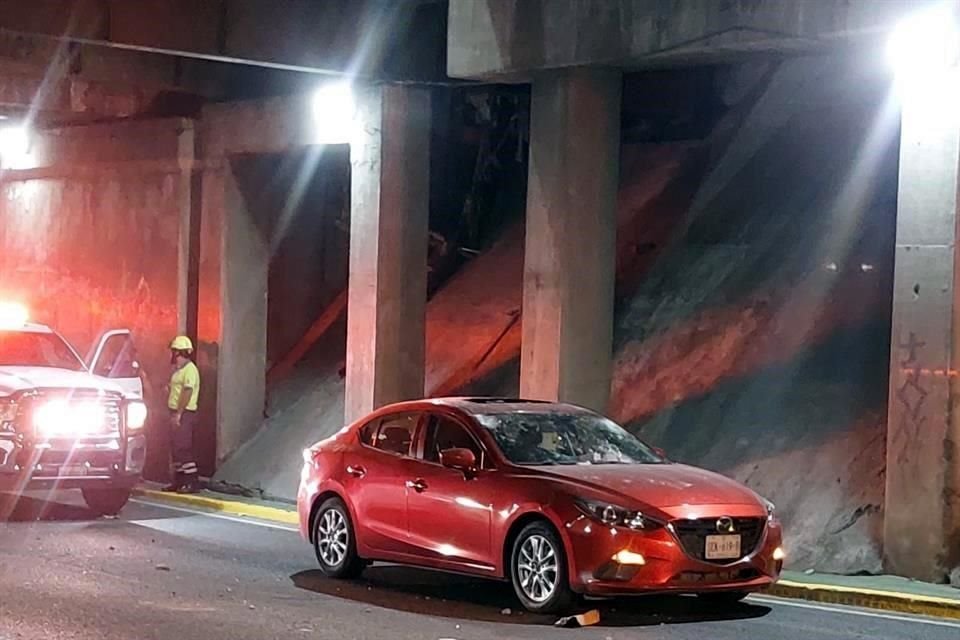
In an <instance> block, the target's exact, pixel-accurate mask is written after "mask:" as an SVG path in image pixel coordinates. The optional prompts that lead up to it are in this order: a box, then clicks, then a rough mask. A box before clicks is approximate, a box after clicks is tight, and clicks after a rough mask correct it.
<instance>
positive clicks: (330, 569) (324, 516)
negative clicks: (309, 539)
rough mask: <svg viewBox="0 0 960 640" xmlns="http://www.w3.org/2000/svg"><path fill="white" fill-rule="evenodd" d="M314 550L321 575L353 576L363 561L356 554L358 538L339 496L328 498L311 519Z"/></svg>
mask: <svg viewBox="0 0 960 640" xmlns="http://www.w3.org/2000/svg"><path fill="white" fill-rule="evenodd" d="M313 550H314V553H316V555H317V562H318V563H319V564H320V570H321V571H323V573H324V575H326V576H328V577H330V578H342V579H348V578H356V577H358V576H359V575H360V574H361V573H362V572H363V568H364V566H365V563H364V561H363V559H362V558H360V556H358V555H357V539H356V535H355V534H354V528H353V522H352V521H351V520H350V512H349V511H348V510H347V505H345V504H344V503H343V500H341V499H340V498H328V499H327V500H325V501H324V502H323V504H321V505H320V508H319V509H318V510H317V515H316V517H315V518H314V519H313Z"/></svg>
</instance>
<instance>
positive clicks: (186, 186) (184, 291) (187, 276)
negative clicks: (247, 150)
mask: <svg viewBox="0 0 960 640" xmlns="http://www.w3.org/2000/svg"><path fill="white" fill-rule="evenodd" d="M197 155H198V154H197V132H196V128H195V127H194V123H193V122H192V121H190V120H184V121H183V122H182V125H181V128H180V130H179V132H178V133H177V161H178V164H179V166H180V176H179V182H180V186H179V194H180V222H179V235H178V239H177V332H178V333H181V334H185V335H188V336H190V337H191V338H192V339H193V340H194V341H196V340H197V306H198V295H199V275H198V271H199V265H200V208H201V203H202V200H201V197H200V194H201V184H202V173H201V172H200V170H199V169H198V168H197V166H196V164H197V162H196V161H197Z"/></svg>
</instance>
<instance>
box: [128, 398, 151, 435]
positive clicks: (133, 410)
mask: <svg viewBox="0 0 960 640" xmlns="http://www.w3.org/2000/svg"><path fill="white" fill-rule="evenodd" d="M145 424H147V405H145V404H144V403H142V402H140V401H139V400H132V401H130V402H128V403H127V429H129V430H131V431H137V430H139V429H142V428H143V425H145Z"/></svg>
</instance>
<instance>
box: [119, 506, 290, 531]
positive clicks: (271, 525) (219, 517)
mask: <svg viewBox="0 0 960 640" xmlns="http://www.w3.org/2000/svg"><path fill="white" fill-rule="evenodd" d="M130 502H136V503H137V504H142V505H146V506H148V507H157V508H160V509H168V510H170V511H179V512H181V513H189V514H191V515H195V516H206V517H208V518H216V519H217V520H227V521H229V522H239V523H240V524H252V525H254V526H256V527H264V528H266V529H276V530H278V531H290V532H292V533H300V530H299V529H297V528H296V527H294V526H291V525H287V524H277V523H275V522H264V521H263V520H254V519H252V518H241V517H239V516H231V515H227V514H225V513H215V512H212V511H201V510H199V509H188V508H186V507H175V506H173V505H169V504H163V503H162V502H151V501H149V500H141V499H139V498H132V499H131V500H130ZM131 522H136V520H132V521H131Z"/></svg>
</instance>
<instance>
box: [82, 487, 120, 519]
mask: <svg viewBox="0 0 960 640" xmlns="http://www.w3.org/2000/svg"><path fill="white" fill-rule="evenodd" d="M82 492H83V500H84V501H85V502H86V503H87V506H88V507H89V508H90V510H91V511H93V512H94V513H96V514H97V515H98V516H115V515H117V514H118V513H120V511H121V510H122V509H123V507H124V506H126V504H127V502H128V501H129V500H130V494H131V491H130V489H83V490H82Z"/></svg>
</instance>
